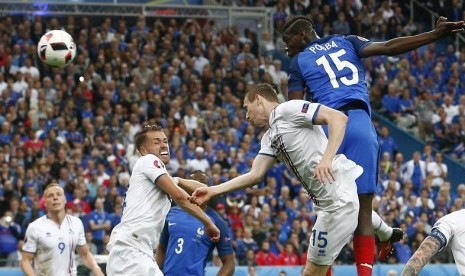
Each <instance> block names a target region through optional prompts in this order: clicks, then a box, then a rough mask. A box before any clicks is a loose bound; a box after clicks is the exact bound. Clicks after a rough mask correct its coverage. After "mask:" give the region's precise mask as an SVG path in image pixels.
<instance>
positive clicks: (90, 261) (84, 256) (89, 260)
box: [76, 244, 105, 276]
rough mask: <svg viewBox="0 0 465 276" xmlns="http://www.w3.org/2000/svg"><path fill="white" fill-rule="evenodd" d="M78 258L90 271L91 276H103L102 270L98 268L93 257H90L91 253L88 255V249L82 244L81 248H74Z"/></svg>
mask: <svg viewBox="0 0 465 276" xmlns="http://www.w3.org/2000/svg"><path fill="white" fill-rule="evenodd" d="M76 250H77V252H78V254H79V256H80V257H81V261H82V263H83V264H84V265H85V266H87V268H89V269H90V270H91V271H92V274H93V275H96V276H104V275H105V274H103V272H102V270H101V269H100V267H99V266H98V264H97V262H96V261H95V259H94V256H92V253H90V250H89V247H88V246H87V244H84V245H82V246H78V247H77V248H76Z"/></svg>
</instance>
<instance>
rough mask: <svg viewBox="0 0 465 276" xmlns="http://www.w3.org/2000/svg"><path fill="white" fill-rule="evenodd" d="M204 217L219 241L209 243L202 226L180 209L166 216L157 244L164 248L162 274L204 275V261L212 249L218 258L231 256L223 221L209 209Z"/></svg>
mask: <svg viewBox="0 0 465 276" xmlns="http://www.w3.org/2000/svg"><path fill="white" fill-rule="evenodd" d="M205 213H206V214H207V215H208V216H209V217H210V218H211V219H212V221H213V222H214V223H215V225H216V227H218V229H220V240H219V241H218V242H216V243H213V242H212V241H211V240H210V238H209V237H208V236H207V233H205V230H204V225H203V224H202V223H201V222H200V220H198V219H196V218H195V217H193V216H192V215H190V214H189V213H187V212H186V211H184V210H183V209H181V208H180V207H178V206H176V207H173V208H171V210H170V211H169V213H168V215H167V216H166V221H165V227H164V228H163V232H162V233H161V237H160V243H161V244H162V245H163V246H164V247H165V248H166V253H165V261H164V265H163V274H164V275H166V276H170V275H173V276H177V275H191V276H196V275H197V276H202V275H205V266H206V263H207V259H208V257H209V256H210V255H211V253H212V251H213V249H214V248H215V247H216V249H217V250H218V255H219V256H226V255H229V254H233V249H232V244H231V237H230V236H229V235H228V228H227V227H226V224H225V222H224V220H223V219H222V218H221V217H220V216H219V215H218V213H216V212H215V211H214V210H213V209H211V208H207V210H206V211H205Z"/></svg>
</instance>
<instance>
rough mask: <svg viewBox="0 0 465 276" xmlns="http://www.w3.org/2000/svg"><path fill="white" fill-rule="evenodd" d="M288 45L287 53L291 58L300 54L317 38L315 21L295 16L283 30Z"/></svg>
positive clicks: (282, 33)
mask: <svg viewBox="0 0 465 276" xmlns="http://www.w3.org/2000/svg"><path fill="white" fill-rule="evenodd" d="M281 35H282V38H283V41H284V43H286V52H287V55H288V56H290V57H293V56H295V55H296V54H298V53H300V52H301V51H302V50H303V49H304V48H305V46H306V45H307V44H308V43H310V42H311V41H312V40H313V39H315V38H316V37H318V36H317V34H316V32H315V28H314V25H313V21H312V19H311V18H310V17H307V16H294V17H292V18H291V19H289V20H288V21H287V22H286V24H284V26H283V27H282V28H281Z"/></svg>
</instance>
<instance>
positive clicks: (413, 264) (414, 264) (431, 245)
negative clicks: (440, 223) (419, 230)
mask: <svg viewBox="0 0 465 276" xmlns="http://www.w3.org/2000/svg"><path fill="white" fill-rule="evenodd" d="M440 247H441V244H440V242H439V240H438V239H436V238H433V237H431V236H428V237H426V239H425V240H424V241H423V242H422V243H421V245H420V247H419V248H418V250H417V251H416V252H415V254H413V256H412V257H411V258H410V260H408V262H407V264H406V265H405V267H404V269H403V270H402V276H409V275H418V274H419V273H420V271H421V270H422V269H423V267H424V266H425V265H426V264H427V263H429V261H430V260H431V258H432V257H433V256H434V255H436V253H437V252H438V251H439V249H440Z"/></svg>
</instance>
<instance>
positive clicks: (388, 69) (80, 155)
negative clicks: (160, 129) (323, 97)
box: [0, 0, 465, 266]
mask: <svg viewBox="0 0 465 276" xmlns="http://www.w3.org/2000/svg"><path fill="white" fill-rule="evenodd" d="M423 2H425V3H424V4H425V5H426V6H427V7H430V8H432V9H434V10H435V11H436V12H438V13H440V14H441V15H444V16H447V17H448V19H449V20H450V21H457V20H462V19H463V18H465V16H464V14H465V12H464V6H463V1H458V0H446V1H423ZM221 4H223V5H237V6H255V7H263V6H264V7H272V8H273V10H274V13H273V22H274V30H275V32H274V33H266V32H265V33H263V34H262V35H261V38H260V39H258V37H257V34H256V33H254V32H253V31H251V30H249V29H243V30H240V29H238V28H236V27H235V26H226V27H225V26H220V25H218V24H217V23H216V22H215V21H203V20H176V19H163V20H162V19H157V18H144V17H139V18H135V19H131V20H128V19H126V18H122V17H121V18H120V17H86V16H80V17H77V16H67V17H46V16H43V17H41V16H29V17H24V16H5V17H0V216H1V220H0V243H1V245H2V246H1V247H0V265H1V266H5V265H8V266H15V265H17V264H18V251H17V248H20V247H21V246H22V239H23V237H24V233H25V231H26V228H27V226H28V224H29V223H30V222H32V221H34V220H35V219H37V218H38V217H40V216H41V215H43V214H44V209H43V204H42V200H41V194H42V191H43V189H44V187H45V186H46V185H47V184H48V183H50V182H52V181H56V182H58V183H59V184H60V185H61V186H62V187H63V188H64V189H65V191H66V198H67V205H66V207H67V212H68V213H69V214H72V215H75V216H78V217H80V218H81V219H82V221H83V222H84V225H85V229H86V239H87V241H88V243H89V245H90V247H91V250H92V252H93V253H95V254H107V252H106V250H105V244H106V243H107V242H108V239H109V234H110V232H111V229H112V228H113V227H114V226H115V225H116V224H117V223H118V222H119V221H120V217H121V212H122V210H121V205H122V202H123V196H124V193H125V189H126V187H127V185H128V181H129V177H130V173H131V168H132V166H133V165H134V163H135V161H136V160H137V158H138V155H137V152H136V151H135V149H134V145H133V142H134V135H135V133H136V132H137V131H139V130H140V129H141V126H142V125H143V123H144V122H146V121H148V120H151V121H156V122H159V123H160V124H162V125H163V126H164V127H165V129H166V134H167V136H168V138H169V141H170V153H171V162H170V163H169V164H168V166H167V167H168V170H169V172H170V173H171V174H172V175H173V176H180V177H188V175H189V172H191V171H194V170H202V171H205V172H207V174H208V175H209V176H210V182H211V183H210V185H217V184H220V183H222V182H224V181H227V180H228V179H231V178H233V177H235V176H237V175H240V174H243V173H245V172H247V171H248V170H249V168H250V165H251V163H252V161H253V158H254V156H255V155H256V153H257V152H258V150H259V147H260V138H261V136H262V134H263V130H258V129H254V128H253V127H252V126H251V125H250V124H249V123H248V122H247V121H246V120H245V113H244V111H243V109H242V107H241V104H242V103H241V95H242V94H243V92H244V91H246V89H247V86H248V85H249V84H251V83H257V82H266V83H270V84H273V85H274V86H275V87H276V91H277V93H278V94H279V97H280V99H281V100H282V101H284V100H285V99H286V96H287V90H286V87H287V83H286V82H287V75H286V69H287V68H286V67H287V64H288V62H289V60H288V59H287V58H286V57H285V55H284V54H283V51H284V44H283V42H282V40H281V39H280V36H279V32H278V30H279V28H280V26H282V25H283V23H284V22H285V20H286V19H287V18H289V17H290V16H292V15H300V14H305V15H307V14H308V15H311V16H312V17H313V19H314V23H315V29H316V31H317V33H318V34H319V35H320V36H326V35H330V34H333V33H338V34H344V35H346V34H357V35H360V36H364V37H366V38H368V39H370V40H375V41H376V40H386V39H391V38H395V37H398V36H403V35H414V34H417V33H419V32H423V31H428V30H430V29H431V27H432V26H431V22H429V21H428V19H425V20H418V21H414V20H412V19H410V18H409V16H408V13H409V11H408V6H403V5H404V4H406V3H404V2H403V1H387V0H385V1H376V0H368V1H360V0H354V1H339V0H338V1H319V0H289V1H286V0H279V1H274V0H261V1H260V0H255V1H254V0H248V1H245V0H242V1H229V2H228V1H222V2H221ZM419 18H420V19H421V18H422V17H421V16H419ZM425 18H427V17H425ZM52 29H64V30H66V31H67V32H69V33H70V34H72V36H73V37H74V39H75V42H76V45H77V47H78V51H77V53H78V54H77V57H76V59H75V61H74V62H73V63H72V64H70V65H69V66H68V67H66V68H64V69H54V68H49V67H44V65H43V64H42V63H41V62H40V61H39V60H38V57H37V54H36V53H37V50H36V44H37V42H38V40H39V39H40V37H41V36H42V34H44V33H45V32H46V31H47V30H52ZM450 42H451V41H448V40H447V39H446V40H445V41H442V42H441V43H438V44H432V45H429V46H428V47H423V48H421V49H419V50H417V51H412V52H410V53H408V54H405V55H401V56H398V57H393V58H387V57H376V58H370V59H366V60H365V65H366V79H367V85H368V86H369V88H370V93H371V95H370V97H371V100H372V107H373V109H374V110H376V111H378V112H379V113H380V114H382V115H383V116H384V117H386V118H389V119H390V120H392V121H394V122H395V123H396V124H397V125H398V126H399V127H401V128H403V129H405V131H407V132H409V133H411V134H413V135H415V136H417V137H418V138H420V139H422V140H423V141H424V142H426V144H425V147H424V150H423V151H419V152H415V153H414V154H413V155H412V156H404V155H403V153H402V152H400V151H399V150H398V149H397V146H396V143H400V142H401V141H395V140H394V139H393V138H392V137H391V135H390V133H389V129H388V128H387V127H386V126H383V125H381V124H379V122H378V121H375V122H374V123H375V125H376V126H377V129H378V132H379V139H380V144H381V148H382V156H381V157H380V158H381V159H380V174H379V185H378V187H379V190H378V192H377V196H376V199H375V200H374V202H373V208H374V210H375V211H377V212H378V213H379V214H380V215H381V216H382V217H383V218H384V219H385V220H386V222H387V223H388V224H390V225H392V226H395V227H401V228H402V229H403V230H404V232H405V234H406V235H405V239H404V240H402V241H400V242H399V243H396V245H395V250H394V252H393V255H392V257H390V258H389V259H388V260H387V261H386V262H388V263H403V262H406V261H407V260H408V258H409V257H410V256H411V255H412V252H414V251H415V250H416V249H417V248H418V246H419V244H420V243H421V242H422V240H423V239H424V238H425V237H426V235H427V234H428V233H429V231H430V230H431V227H432V225H433V224H434V223H435V222H436V221H437V220H438V219H439V218H440V217H442V216H443V215H444V214H447V213H449V212H451V211H454V210H458V209H462V208H464V206H465V202H464V201H465V184H461V185H458V186H454V185H451V183H450V182H449V179H448V168H447V165H445V164H444V163H443V162H442V159H443V155H447V156H449V157H452V158H454V159H456V160H458V161H465V154H464V152H465V144H464V143H465V139H464V138H465V115H464V114H465V113H464V112H465V94H464V92H465V80H464V78H465V74H464V69H465V47H462V48H456V47H455V45H454V44H453V43H450ZM211 205H212V207H213V208H214V209H216V210H217V211H218V212H219V213H220V214H221V216H222V217H223V218H224V219H225V220H226V221H227V223H228V225H229V227H230V231H231V235H232V237H233V245H234V249H235V255H236V259H237V263H238V264H239V265H298V264H302V263H304V262H305V260H306V257H305V255H306V251H307V245H308V241H309V237H310V235H311V227H312V225H313V223H314V220H315V214H314V212H313V207H312V204H311V203H310V201H309V200H308V198H307V196H306V194H305V192H304V190H303V189H302V188H301V185H300V183H299V182H298V180H297V179H296V178H295V177H293V175H292V174H291V173H290V172H288V171H287V169H286V168H285V166H284V165H283V164H279V163H276V164H275V166H274V167H273V168H272V169H271V170H270V171H269V173H268V174H267V176H266V178H265V179H264V180H263V182H262V183H261V184H260V185H257V186H256V187H255V188H253V189H248V190H246V191H239V192H235V193H234V194H231V195H228V196H225V197H220V198H217V199H215V201H214V202H212V204H211ZM9 217H11V220H10V219H8V218H9ZM373 253H375V252H373ZM353 256H354V255H353V252H352V248H351V244H348V245H347V246H346V247H345V248H344V249H343V251H342V252H341V254H340V256H339V258H338V260H337V263H344V264H352V263H353V262H354V257H353ZM451 260H452V255H451V253H450V250H443V251H442V252H441V253H440V254H439V255H437V256H436V257H435V262H450V261H451ZM211 264H212V265H217V264H218V258H215V256H213V259H212V262H211Z"/></svg>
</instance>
